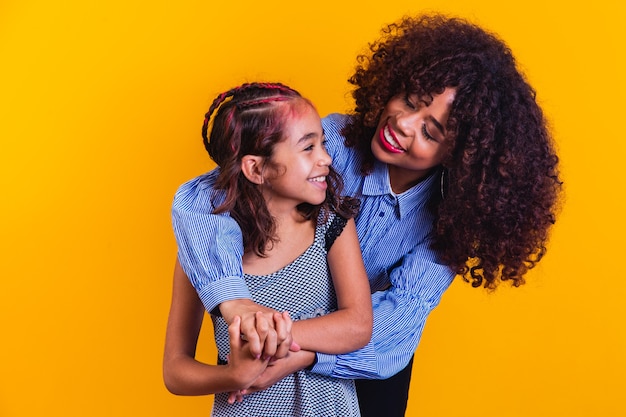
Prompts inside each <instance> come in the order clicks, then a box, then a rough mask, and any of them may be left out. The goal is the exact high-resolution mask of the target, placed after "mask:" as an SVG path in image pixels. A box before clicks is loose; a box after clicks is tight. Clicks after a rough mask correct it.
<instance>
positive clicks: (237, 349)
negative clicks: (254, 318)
mask: <svg viewBox="0 0 626 417" xmlns="http://www.w3.org/2000/svg"><path fill="white" fill-rule="evenodd" d="M228 336H229V339H230V354H229V355H228V365H227V366H228V367H229V369H228V371H229V373H230V374H231V376H232V378H233V380H234V381H235V384H236V385H237V386H240V387H242V388H244V389H245V388H247V387H249V386H250V385H251V384H252V383H253V382H254V380H255V379H256V378H258V377H259V375H261V374H262V373H263V371H265V369H266V368H267V365H268V363H269V360H264V359H261V358H255V357H253V356H252V355H251V354H250V349H249V343H248V342H246V341H245V340H243V339H242V335H241V317H239V316H235V317H234V318H233V322H232V323H231V324H230V325H229V326H228Z"/></svg>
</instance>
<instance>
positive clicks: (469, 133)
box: [343, 15, 562, 288]
mask: <svg viewBox="0 0 626 417" xmlns="http://www.w3.org/2000/svg"><path fill="white" fill-rule="evenodd" d="M370 50H371V53H372V55H371V56H370V55H367V56H366V55H361V56H359V57H358V65H357V68H356V72H355V74H354V75H353V76H352V77H351V78H350V80H349V82H350V83H351V84H353V85H354V86H355V90H354V92H353V96H354V98H355V101H356V107H355V111H354V114H353V116H354V117H353V119H352V120H351V123H350V124H349V125H348V126H347V128H346V129H345V130H344V132H343V133H344V135H345V136H346V145H348V146H352V147H355V148H357V149H359V150H360V152H361V153H362V155H363V164H362V166H361V170H362V172H363V173H364V174H367V173H369V172H371V170H372V167H373V163H374V160H375V159H374V156H373V154H372V151H371V149H370V144H371V140H372V137H373V135H374V131H375V129H376V126H377V124H378V120H379V118H380V116H381V114H382V112H383V109H384V107H385V105H386V104H387V102H388V101H389V100H390V99H391V98H392V97H393V96H395V95H396V94H398V93H409V94H417V95H418V96H420V97H424V96H425V97H429V96H430V97H432V95H434V94H440V93H442V92H443V91H444V89H445V88H446V87H454V88H455V89H456V96H455V100H454V102H453V104H452V108H451V112H450V116H449V119H448V122H447V126H446V128H447V130H448V131H449V132H450V134H449V135H448V138H447V140H449V141H450V151H449V152H448V155H447V157H446V158H445V159H444V161H443V168H442V170H443V173H442V174H441V175H443V178H444V179H445V183H446V184H445V197H444V198H443V199H442V198H441V193H440V191H439V190H437V192H436V193H435V194H433V196H432V198H431V201H432V203H433V207H434V209H435V211H436V224H435V227H434V244H433V247H434V249H436V250H437V251H438V252H439V253H440V255H441V258H442V261H443V262H445V263H446V264H448V265H450V266H451V268H452V269H453V270H454V271H455V272H456V273H457V274H459V275H461V276H462V277H463V279H465V280H466V281H468V282H471V283H472V286H474V287H479V286H481V285H484V286H485V287H486V288H495V287H496V286H497V284H498V283H499V281H501V280H511V282H512V284H513V285H514V286H519V285H521V284H523V283H524V278H523V276H524V274H525V273H526V272H527V271H528V269H530V268H532V267H534V266H535V264H536V263H537V262H538V261H539V260H540V259H541V258H542V257H543V255H544V253H545V251H546V247H545V243H546V241H547V237H548V229H549V228H550V226H551V225H552V224H553V223H554V221H555V215H556V211H557V203H558V197H559V192H560V191H561V186H562V183H561V181H560V180H559V174H558V169H557V165H558V158H557V156H556V153H555V150H554V145H553V142H552V139H551V136H550V134H549V132H548V131H547V128H546V121H545V120H544V116H543V114H542V111H541V109H540V107H539V106H538V104H537V102H536V100H535V91H534V90H533V88H532V87H531V86H530V85H529V84H528V83H527V82H526V80H525V79H524V77H523V75H521V74H520V72H519V71H518V69H517V67H516V63H515V59H514V58H513V55H512V53H511V51H510V50H509V48H508V47H507V46H506V45H505V44H504V42H503V41H501V40H500V39H498V38H497V37H496V36H495V35H493V34H490V33H487V32H486V31H484V30H483V29H481V28H479V27H477V26H475V25H473V24H470V23H468V22H466V21H464V20H461V19H456V18H448V17H445V16H442V15H434V16H421V17H416V18H410V17H405V18H403V19H402V20H400V21H399V22H397V23H394V24H391V25H389V26H387V27H386V28H385V29H383V31H382V37H381V39H379V40H378V41H377V42H375V43H373V44H371V45H370ZM442 183H443V181H442ZM442 189H443V185H442Z"/></svg>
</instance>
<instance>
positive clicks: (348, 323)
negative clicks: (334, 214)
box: [292, 219, 372, 354]
mask: <svg viewBox="0 0 626 417" xmlns="http://www.w3.org/2000/svg"><path fill="white" fill-rule="evenodd" d="M328 266H329V268H330V273H331V275H332V278H333V284H334V286H335V292H336V294H337V307H338V309H337V311H335V312H333V313H330V314H327V315H325V316H321V317H316V318H313V319H308V320H300V321H297V322H295V323H294V324H293V330H292V335H293V338H294V341H295V342H297V343H298V345H300V347H301V348H302V349H305V350H309V351H316V352H324V353H329V354H337V353H345V352H350V351H352V350H355V349H358V348H360V347H363V346H364V345H365V344H367V342H368V341H369V339H370V337H371V335H372V300H371V294H370V286H369V281H368V280H367V274H366V272H365V267H364V266H363V258H362V257H361V249H360V247H359V241H358V239H357V234H356V227H355V225H354V220H353V219H350V220H348V222H347V224H346V226H345V227H344V229H343V231H342V233H341V235H339V237H337V239H336V240H335V243H334V244H333V245H332V246H331V248H330V250H329V252H328Z"/></svg>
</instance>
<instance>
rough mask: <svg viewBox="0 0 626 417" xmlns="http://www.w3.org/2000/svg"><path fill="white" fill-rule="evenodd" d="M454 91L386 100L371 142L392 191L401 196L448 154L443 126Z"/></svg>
mask: <svg viewBox="0 0 626 417" xmlns="http://www.w3.org/2000/svg"><path fill="white" fill-rule="evenodd" d="M455 94H456V90H455V89H454V88H446V89H445V90H444V91H443V93H441V94H437V95H433V97H432V100H430V98H429V97H418V96H417V95H410V94H409V95H407V94H406V93H401V94H398V95H396V96H394V97H392V98H391V100H389V102H388V103H387V105H386V106H385V110H384V111H383V114H382V115H381V117H380V121H379V122H378V127H377V128H376V133H375V134H374V137H373V139H372V152H373V153H374V156H375V157H376V159H378V160H379V161H381V162H384V163H386V164H387V166H388V169H389V178H390V181H391V188H392V189H393V191H394V192H396V193H401V192H404V191H406V190H408V189H409V188H411V187H412V186H413V185H415V184H417V183H418V182H419V181H421V180H422V179H423V178H424V177H425V176H426V175H427V174H428V173H429V172H430V170H431V169H432V168H433V167H435V166H437V165H439V164H440V163H441V162H442V160H443V158H444V156H445V155H446V152H447V151H448V143H447V142H448V141H447V140H446V134H447V132H446V129H445V126H446V124H447V122H448V116H449V114H450V109H451V107H452V102H453V101H454V97H455Z"/></svg>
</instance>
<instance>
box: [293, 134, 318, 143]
mask: <svg viewBox="0 0 626 417" xmlns="http://www.w3.org/2000/svg"><path fill="white" fill-rule="evenodd" d="M322 134H323V133H322ZM317 136H318V134H317V133H315V132H311V133H307V134H306V135H304V136H302V137H301V138H300V139H298V143H301V142H304V141H307V140H309V139H314V138H316V137H317Z"/></svg>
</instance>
